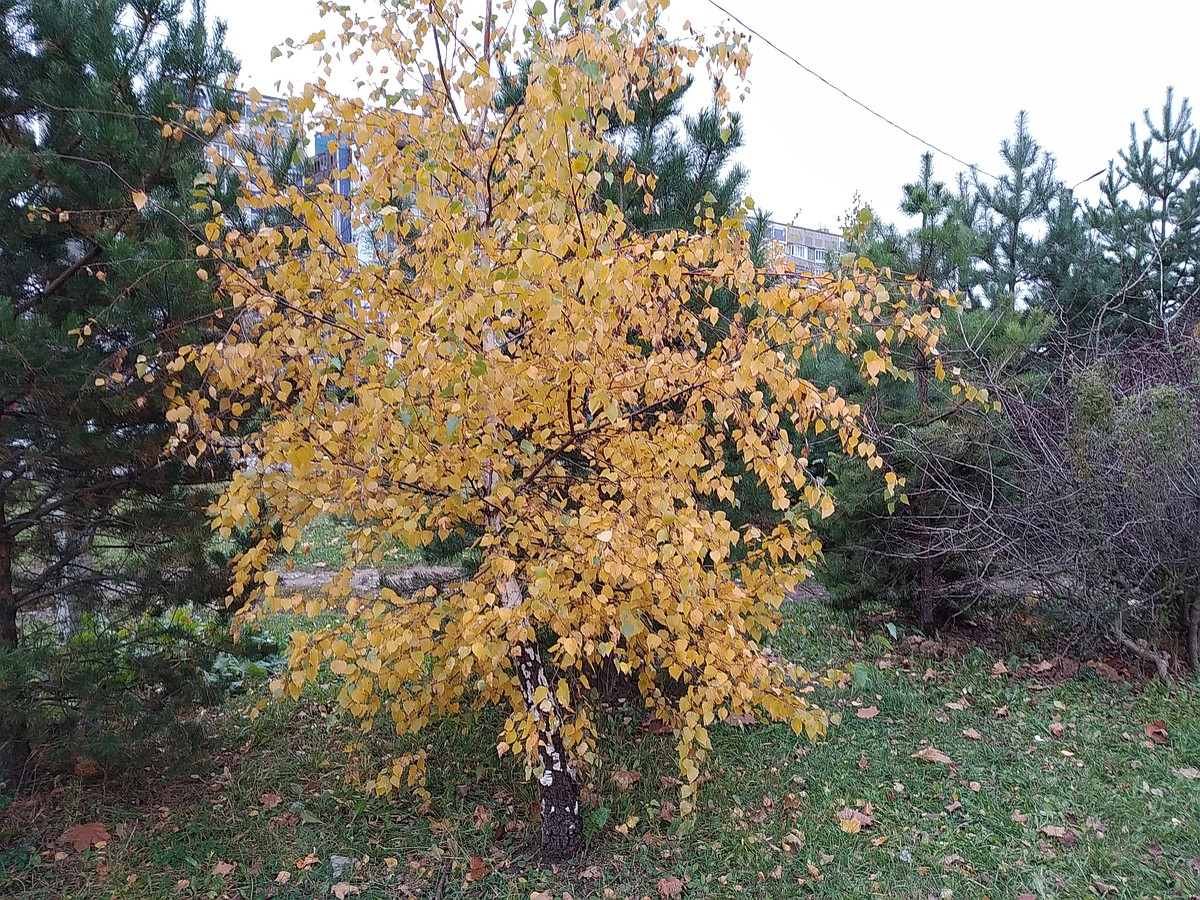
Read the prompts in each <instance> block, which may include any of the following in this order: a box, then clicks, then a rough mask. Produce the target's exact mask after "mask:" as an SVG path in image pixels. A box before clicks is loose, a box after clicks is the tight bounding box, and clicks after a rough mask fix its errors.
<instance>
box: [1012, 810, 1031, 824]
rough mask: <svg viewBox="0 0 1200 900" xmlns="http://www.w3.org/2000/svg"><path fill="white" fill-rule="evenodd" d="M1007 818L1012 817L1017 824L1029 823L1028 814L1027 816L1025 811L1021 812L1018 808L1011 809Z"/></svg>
mask: <svg viewBox="0 0 1200 900" xmlns="http://www.w3.org/2000/svg"><path fill="white" fill-rule="evenodd" d="M1009 818H1010V819H1012V820H1013V821H1014V822H1016V823H1017V824H1018V825H1028V824H1029V816H1027V815H1026V814H1025V813H1023V812H1021V811H1020V810H1019V809H1014V810H1013V811H1012V814H1011V815H1010V816H1009Z"/></svg>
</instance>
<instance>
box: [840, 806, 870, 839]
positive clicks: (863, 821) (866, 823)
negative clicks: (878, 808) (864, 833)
mask: <svg viewBox="0 0 1200 900" xmlns="http://www.w3.org/2000/svg"><path fill="white" fill-rule="evenodd" d="M873 812H874V810H873V809H872V808H871V806H870V804H868V805H867V806H866V807H864V808H863V809H852V808H851V807H849V806H844V807H842V808H841V809H840V810H838V811H837V813H835V814H834V818H835V819H837V821H838V822H841V823H844V822H857V823H858V825H859V827H860V828H870V827H872V826H873V825H874V824H875V817H874V816H873V815H872V813H873ZM842 830H843V831H845V830H846V829H845V827H843V828H842ZM852 833H853V832H852Z"/></svg>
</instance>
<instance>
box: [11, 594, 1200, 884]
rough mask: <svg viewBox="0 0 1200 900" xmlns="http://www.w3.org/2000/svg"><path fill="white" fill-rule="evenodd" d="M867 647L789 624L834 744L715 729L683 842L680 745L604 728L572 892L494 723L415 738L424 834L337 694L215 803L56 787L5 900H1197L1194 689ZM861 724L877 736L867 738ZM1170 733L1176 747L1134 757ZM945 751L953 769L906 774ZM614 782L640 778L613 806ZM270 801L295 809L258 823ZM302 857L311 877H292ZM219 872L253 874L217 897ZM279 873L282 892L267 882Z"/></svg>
mask: <svg viewBox="0 0 1200 900" xmlns="http://www.w3.org/2000/svg"><path fill="white" fill-rule="evenodd" d="M278 624H279V625H280V626H281V627H282V626H284V625H285V624H286V623H278ZM863 628H864V626H862V625H861V624H860V623H857V622H853V621H851V620H848V619H846V618H844V617H842V616H839V615H837V614H834V613H830V612H827V611H824V610H821V609H819V608H816V607H801V608H796V609H794V610H793V611H792V613H791V618H790V620H789V623H788V626H787V627H786V628H785V630H784V631H783V632H781V633H780V635H778V636H777V639H776V640H775V642H774V646H775V647H776V649H778V650H780V651H781V652H784V653H786V654H787V655H789V656H793V657H795V658H798V659H801V660H804V661H805V662H806V663H808V664H809V665H810V667H812V668H823V667H825V666H832V667H839V668H846V667H851V669H850V671H851V678H850V679H849V683H848V684H847V685H846V687H844V688H843V689H840V690H838V691H835V692H832V693H830V694H829V695H827V696H826V697H824V698H823V702H825V703H826V705H827V706H829V707H830V708H831V709H832V710H834V711H836V712H839V713H840V714H841V717H842V721H841V724H840V725H839V726H837V727H835V728H833V729H832V730H831V732H830V734H829V736H828V737H827V738H826V739H825V740H823V741H821V742H819V743H817V744H809V743H808V742H807V741H805V740H804V739H802V738H797V737H795V736H794V735H793V734H792V733H791V731H790V730H789V729H787V728H786V727H780V726H766V725H751V726H747V727H734V726H724V727H720V728H718V729H716V730H715V733H714V735H713V744H714V752H713V754H712V756H711V757H710V759H709V763H708V766H707V772H708V774H709V775H711V777H712V780H711V781H710V782H708V783H706V784H705V785H704V787H703V790H702V793H701V809H700V811H699V812H698V814H697V815H696V816H695V817H694V818H693V819H692V820H689V821H687V822H680V821H678V820H676V821H674V822H671V823H668V822H666V821H664V820H663V818H662V816H661V811H662V808H663V806H662V805H663V804H664V803H666V802H671V801H677V799H678V798H677V797H675V796H674V790H673V789H672V788H670V787H666V786H664V785H663V783H662V782H661V780H660V776H661V777H663V778H669V777H670V776H672V775H673V774H674V752H673V746H672V743H673V742H672V739H671V737H670V736H669V735H668V736H661V735H653V734H650V733H647V732H645V731H644V730H642V729H641V728H640V727H639V720H638V716H637V714H636V713H635V712H634V711H632V710H614V711H612V712H611V713H610V714H609V724H610V725H611V726H612V728H613V732H614V733H620V734H622V735H623V736H622V737H620V738H619V739H617V740H614V741H613V742H612V743H610V744H609V745H608V746H607V747H605V748H604V750H605V754H606V762H605V766H604V768H603V769H602V770H601V771H597V772H593V773H591V780H590V783H589V786H588V790H587V795H586V801H587V803H586V809H585V818H586V821H587V829H588V834H589V840H588V844H587V847H586V850H585V853H584V855H583V856H582V858H581V859H580V860H579V861H578V862H577V863H576V864H573V865H571V866H568V867H564V868H561V869H560V870H558V871H554V870H548V869H537V868H534V867H532V866H531V865H530V862H529V856H528V848H529V840H530V837H531V833H532V832H531V828H530V822H531V814H532V810H533V807H534V802H535V799H536V794H535V791H534V789H533V786H532V785H531V784H529V783H528V782H526V781H525V780H524V779H523V777H522V773H521V772H520V771H518V770H517V769H516V768H514V766H513V764H512V763H511V762H509V761H508V760H507V759H505V760H498V759H497V758H496V754H495V752H494V749H493V746H494V734H495V731H496V728H497V726H498V724H499V718H498V717H497V716H495V715H485V716H484V717H482V718H481V719H478V720H468V719H466V718H464V719H462V720H458V721H454V722H443V723H441V724H440V725H438V726H436V727H434V728H432V729H431V730H430V731H429V732H427V733H426V734H424V735H422V737H421V741H420V743H421V744H422V745H424V746H427V747H428V748H430V753H431V758H432V766H431V769H430V773H429V790H430V791H431V794H432V802H431V804H430V807H429V809H428V811H427V812H424V813H423V812H422V811H420V810H419V809H418V808H417V804H416V802H415V800H414V799H413V798H411V797H408V796H398V797H394V798H385V799H378V798H375V797H374V796H372V795H369V794H367V793H365V792H364V791H363V790H362V789H361V788H359V787H358V786H356V784H355V783H354V781H355V778H356V776H357V775H359V774H366V775H370V774H372V772H373V767H374V766H375V765H376V764H377V763H378V761H379V760H380V759H381V758H382V757H383V756H385V755H386V754H391V753H396V752H398V751H399V750H401V749H403V745H401V744H399V743H398V742H397V741H396V739H395V738H394V736H393V735H391V734H390V733H388V732H387V731H384V730H379V731H376V732H372V733H370V734H367V735H362V734H360V733H357V732H355V731H353V730H352V729H350V728H349V727H348V723H346V722H345V721H343V719H342V718H341V716H340V714H339V712H338V711H337V710H336V708H335V707H334V706H333V705H331V704H330V703H329V700H330V695H329V692H330V691H331V690H332V686H331V685H326V686H325V691H326V693H325V694H321V693H320V692H319V691H318V692H316V693H313V694H312V695H311V696H306V697H305V698H304V699H302V701H301V702H299V703H291V704H284V705H278V706H274V707H271V708H270V709H269V711H268V712H267V713H266V714H264V715H263V716H262V717H260V718H259V719H258V720H257V721H255V722H253V723H251V722H250V721H249V720H248V718H247V717H246V715H245V709H246V707H247V706H248V705H249V704H250V703H252V702H253V701H254V700H255V699H256V697H254V696H249V697H243V698H241V700H240V701H239V702H237V703H234V704H231V706H230V707H229V708H228V709H227V710H226V711H225V712H224V713H223V714H221V716H220V717H219V718H218V719H217V720H216V721H215V722H214V730H215V732H216V734H217V736H218V738H219V746H220V747H221V748H223V749H220V750H218V751H217V752H216V753H215V754H214V757H213V764H212V768H211V771H210V772H208V773H205V774H204V776H203V777H200V778H194V779H185V780H184V781H183V782H175V783H172V784H168V785H161V786H157V787H154V788H153V789H147V790H143V791H140V792H137V791H130V790H120V789H117V787H116V786H107V787H106V786H101V785H88V786H83V785H81V784H80V783H79V782H78V781H77V780H75V779H72V778H65V779H63V781H62V783H61V785H60V788H59V790H58V793H57V794H51V793H46V792H44V793H42V794H39V795H38V796H36V797H32V798H27V799H23V800H20V801H18V802H16V803H14V804H13V805H12V806H10V807H9V809H8V810H7V811H4V812H0V847H5V846H8V847H10V848H11V849H9V850H8V851H7V853H6V854H5V855H3V856H0V894H2V895H4V896H10V895H15V896H29V897H38V898H43V897H44V898H50V897H62V896H70V897H81V898H83V897H86V898H92V897H95V898H100V897H110V896H119V897H122V898H125V897H129V898H141V897H163V898H165V897H247V898H249V897H259V896H261V897H268V896H271V897H279V898H292V897H295V898H300V897H328V896H332V895H331V894H330V889H331V886H332V885H333V884H334V880H335V879H334V877H333V871H332V866H331V862H330V859H331V857H332V856H334V855H338V856H344V857H348V858H351V859H352V860H353V862H352V863H350V864H348V866H347V868H346V870H345V872H344V873H343V875H342V880H344V881H345V882H347V883H349V884H351V885H353V886H355V887H358V888H360V889H361V893H359V894H354V895H351V896H354V897H357V898H364V900H365V898H385V897H410V896H412V897H435V896H438V895H439V892H440V895H441V896H444V897H447V898H449V897H469V898H519V900H528V898H529V897H530V896H531V894H533V893H534V892H536V891H549V892H550V895H551V896H552V897H554V898H555V900H561V898H562V897H563V894H564V892H567V893H569V894H570V895H571V896H572V897H574V898H576V900H581V898H586V897H598V898H602V897H638V898H640V897H644V896H648V897H658V896H659V894H658V890H657V887H656V885H657V883H658V881H659V880H660V879H663V878H665V877H667V876H672V875H673V876H676V877H677V878H679V879H680V881H681V882H683V883H684V885H685V886H684V890H683V896H684V897H685V898H690V897H711V898H723V897H730V896H734V895H735V894H737V893H742V894H743V895H746V896H753V897H828V898H834V897H836V898H846V897H849V898H854V897H897V898H915V900H928V898H929V897H931V896H932V897H935V898H943V897H946V898H949V897H954V898H982V897H990V898H997V900H999V898H1015V897H1017V896H1018V895H1020V894H1021V893H1028V894H1032V895H1033V896H1034V897H1037V898H1071V897H1094V896H1096V895H1097V892H1098V891H1099V890H1102V889H1103V887H1102V886H1103V885H1109V886H1112V887H1113V888H1114V889H1115V890H1114V892H1112V893H1110V894H1109V895H1108V896H1113V897H1128V898H1148V897H1187V896H1189V895H1193V894H1197V893H1200V861H1196V859H1195V858H1197V857H1200V781H1198V780H1189V779H1187V778H1185V777H1183V776H1181V775H1179V774H1177V770H1180V769H1183V768H1185V767H1195V768H1200V715H1198V709H1197V696H1198V687H1200V686H1198V685H1197V684H1195V683H1193V684H1191V685H1190V686H1183V687H1179V686H1176V687H1166V686H1162V685H1158V684H1148V685H1143V686H1131V685H1113V684H1110V683H1108V682H1105V681H1102V680H1100V679H1098V678H1097V677H1095V676H1094V675H1092V674H1091V673H1090V672H1089V670H1087V669H1081V670H1080V672H1079V673H1078V674H1077V675H1075V676H1074V677H1073V678H1070V679H1068V680H1061V679H1059V680H1038V679H1037V678H1034V677H1029V676H1028V675H1027V674H1025V673H1027V672H1028V667H1026V668H1025V669H1018V666H1019V665H1020V662H1021V661H1020V660H1017V659H1012V658H1010V659H1008V660H1006V662H1007V666H1008V668H1009V669H1011V670H1013V671H1014V672H1017V673H1018V674H1016V675H993V674H992V666H993V664H994V662H995V660H994V658H993V657H991V656H989V655H987V654H985V653H983V652H982V651H978V650H967V651H966V652H963V653H955V654H953V655H949V656H937V657H931V658H926V657H924V656H920V655H916V654H915V653H914V654H909V655H906V654H905V653H902V652H900V650H898V649H897V650H896V651H894V652H889V651H888V649H887V648H886V647H885V646H883V644H882V643H881V642H880V641H878V640H874V639H870V638H871V636H870V635H867V634H865V633H864V632H863V630H862V629H863ZM881 661H884V664H885V665H886V664H887V662H891V663H893V665H892V666H891V667H889V668H883V669H881V668H879V667H878V664H879V663H880V662H881ZM852 664H853V665H852ZM927 670H931V672H932V674H930V672H929V671H927ZM1053 674H1054V673H1049V674H1048V675H1046V676H1044V677H1045V678H1051V677H1052V676H1053ZM947 703H955V704H956V705H957V706H962V707H964V708H963V709H953V708H947V707H946V704H947ZM869 706H874V707H876V708H877V709H878V710H879V713H878V715H876V716H874V717H873V718H867V719H864V718H859V717H858V716H857V711H858V710H859V709H861V708H863V707H869ZM1002 707H1007V708H1008V712H1007V715H1006V716H1003V717H998V716H997V711H998V710H999V709H1001V708H1002ZM1159 719H1161V720H1163V721H1164V722H1165V725H1166V731H1167V735H1168V737H1169V744H1166V745H1159V744H1156V743H1153V742H1151V741H1149V740H1148V739H1147V737H1146V735H1145V734H1144V733H1143V726H1144V725H1146V724H1147V723H1151V722H1154V721H1156V720H1159ZM1052 723H1058V724H1061V725H1062V727H1063V731H1062V735H1061V737H1055V736H1053V735H1052V733H1051V725H1052ZM967 729H974V730H975V731H977V732H978V733H979V735H980V736H981V738H982V739H980V740H971V739H968V738H967V737H965V736H964V734H963V731H964V730H967ZM930 744H932V745H933V746H936V747H937V748H938V749H940V750H942V751H943V752H945V753H946V754H948V755H949V756H950V757H951V759H952V760H953V765H951V766H946V765H942V764H936V763H928V762H924V761H922V760H920V759H916V758H914V757H913V754H914V753H916V752H918V751H919V750H921V749H922V748H923V747H925V746H929V745H930ZM617 769H625V770H636V771H638V772H640V773H641V774H642V778H641V780H640V781H639V782H638V783H637V784H635V785H634V786H633V787H632V788H631V789H629V790H621V789H619V788H618V786H617V785H615V784H614V783H613V781H612V779H611V777H610V775H611V773H612V771H614V770H617ZM264 795H268V796H267V797H266V802H267V803H272V802H273V801H274V795H277V796H278V797H279V798H280V803H279V805H278V806H274V807H271V808H267V807H265V806H264V804H263V801H262V798H263V797H264ZM868 802H869V803H870V804H871V806H872V809H873V817H874V825H872V826H871V827H868V828H864V829H863V830H862V831H861V832H859V833H858V834H847V833H845V832H844V831H843V830H842V829H841V828H840V827H839V825H838V823H837V821H836V820H835V816H836V813H837V812H838V811H839V810H841V809H843V808H844V807H846V806H850V807H859V806H863V805H865V804H866V803H868ZM1018 810H1019V813H1017V811H1018ZM282 813H288V814H289V816H288V817H287V818H286V819H283V820H280V819H278V818H276V819H275V821H274V822H272V818H273V817H278V816H280V814H282ZM1023 816H1028V819H1027V820H1026V821H1020V818H1021V817H1023ZM6 819H7V822H6ZM634 819H636V820H637V821H636V823H633V820H634ZM94 820H95V821H101V822H104V823H105V824H106V825H107V826H108V828H109V830H110V831H111V832H112V835H113V840H112V841H110V842H109V843H108V845H107V846H106V847H104V848H103V849H101V850H95V849H93V850H88V851H86V852H84V853H82V854H79V853H76V852H75V851H74V850H68V851H67V855H66V856H65V857H64V858H62V859H59V860H55V850H56V849H57V848H55V847H53V846H51V843H52V842H53V840H54V839H55V838H56V837H57V836H58V835H59V834H61V833H62V831H63V829H65V828H66V827H67V826H69V825H72V824H76V823H79V822H87V821H94ZM18 825H20V827H21V829H22V830H21V833H20V835H19V836H17V838H16V839H14V835H13V833H12V831H13V829H14V828H16V827H17V826H18ZM626 825H628V826H629V827H627V828H626V827H624V826H626ZM619 826H620V827H619ZM1043 828H1049V829H1050V832H1049V833H1047V832H1045V831H1042V830H1041V829H1043ZM1057 828H1064V829H1067V831H1066V838H1065V839H1064V838H1063V837H1056V836H1054V835H1055V834H1062V832H1056V831H1055V829H1057ZM22 848H24V849H22ZM310 853H311V854H313V855H315V856H316V857H318V858H319V859H320V862H319V863H317V864H315V865H314V866H313V867H312V868H309V869H305V870H300V869H297V867H296V862H297V860H299V859H302V858H303V857H305V856H307V855H308V854H310ZM22 854H24V855H22ZM473 856H475V857H479V861H478V862H477V868H478V865H479V862H481V863H482V865H483V867H484V868H486V870H487V875H486V877H485V878H483V880H482V881H479V882H474V881H470V880H468V877H467V876H468V872H469V871H470V865H471V858H472V857H473ZM219 862H226V863H236V864H237V867H236V868H235V869H233V871H232V872H231V873H230V874H228V875H219V874H213V871H214V867H215V866H216V865H217V863H219ZM810 866H811V868H810ZM281 871H286V872H288V873H289V874H290V877H289V879H288V880H287V883H286V884H278V883H276V882H275V878H276V876H277V873H279V872H281ZM814 873H815V874H814ZM134 876H136V877H134ZM6 879H7V885H6ZM131 879H132V880H131ZM181 880H186V881H187V882H188V886H187V887H185V888H181V889H178V890H177V889H176V885H177V883H179V882H180V881H181ZM6 891H7V893H6Z"/></svg>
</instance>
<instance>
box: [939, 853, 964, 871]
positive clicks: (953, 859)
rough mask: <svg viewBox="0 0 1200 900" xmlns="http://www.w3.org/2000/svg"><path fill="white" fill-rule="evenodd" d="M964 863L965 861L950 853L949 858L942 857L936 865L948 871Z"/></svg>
mask: <svg viewBox="0 0 1200 900" xmlns="http://www.w3.org/2000/svg"><path fill="white" fill-rule="evenodd" d="M964 863H966V860H965V859H963V858H962V857H961V856H959V855H958V854H957V853H952V854H950V855H949V856H943V857H942V858H941V859H940V860H938V865H940V866H941V867H942V868H943V869H949V868H951V867H953V866H961V865H963V864H964Z"/></svg>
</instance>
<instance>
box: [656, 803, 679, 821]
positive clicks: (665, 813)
mask: <svg viewBox="0 0 1200 900" xmlns="http://www.w3.org/2000/svg"><path fill="white" fill-rule="evenodd" d="M676 810H677V807H676V806H675V804H674V803H672V802H671V801H670V800H664V801H663V803H662V806H660V807H659V809H658V817H659V818H660V819H662V820H663V821H664V822H666V823H667V824H668V825H670V824H671V823H672V822H674V821H675V813H676Z"/></svg>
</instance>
